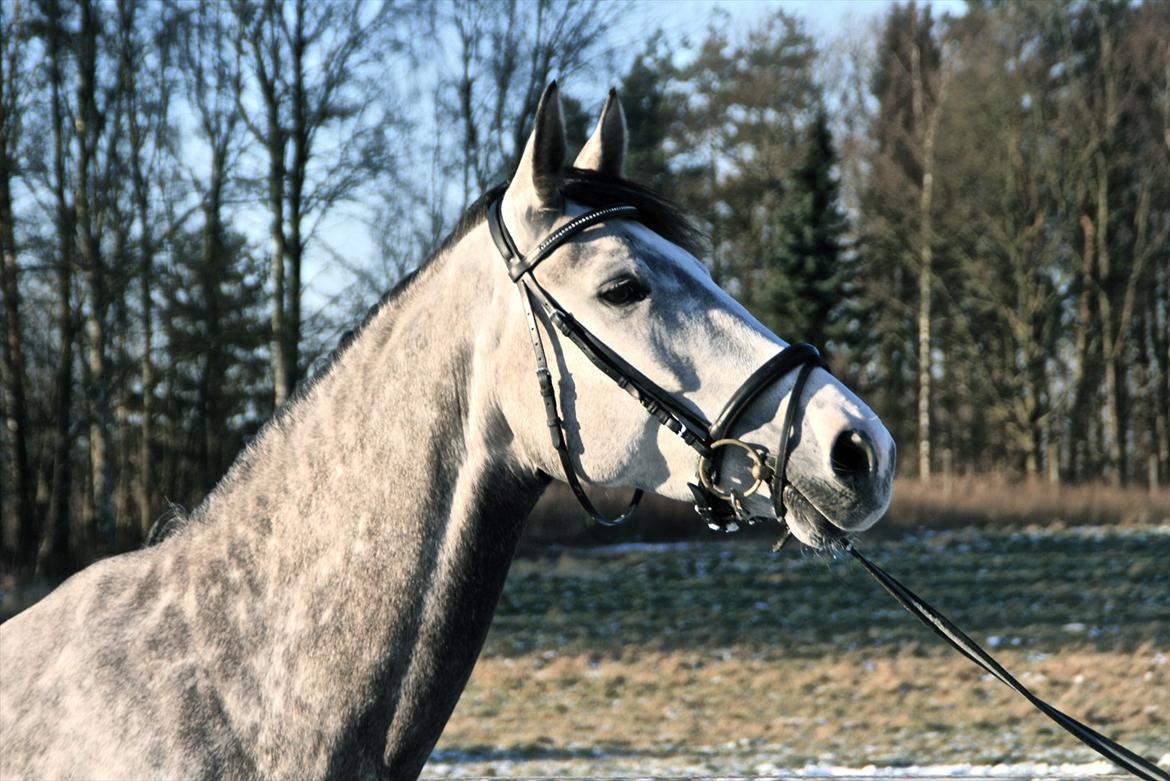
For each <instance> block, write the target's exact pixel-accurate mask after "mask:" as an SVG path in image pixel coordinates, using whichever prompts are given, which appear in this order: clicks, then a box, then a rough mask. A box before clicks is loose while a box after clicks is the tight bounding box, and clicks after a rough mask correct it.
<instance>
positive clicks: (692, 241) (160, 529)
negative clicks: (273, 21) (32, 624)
mask: <svg viewBox="0 0 1170 781" xmlns="http://www.w3.org/2000/svg"><path fill="white" fill-rule="evenodd" d="M507 189H508V183H507V182H504V183H502V184H498V185H496V186H495V187H492V188H491V189H489V190H488V191H487V192H485V193H484V194H483V195H481V196H480V197H479V198H477V199H475V201H474V202H473V203H472V204H471V205H470V206H468V207H467V209H466V210H465V211H464V212H463V214H462V216H460V218H459V220H458V221H457V222H456V223H455V227H454V228H452V229H451V232H450V233H448V234H447V236H446V237H445V238H444V239H443V241H442V242H440V244H439V247H438V249H437V250H435V252H434V253H432V254H431V256H430V257H428V258H427V259H426V260H424V261H423V262H422V263H420V264H419V265H418V266H416V267H415V268H414V270H413V271H410V272H409V273H407V274H406V275H405V276H403V277H402V279H400V280H398V282H397V283H395V285H394V286H393V287H392V288H390V290H388V291H387V292H386V293H384V294H383V295H382V296H381V297H380V298H379V299H378V301H377V302H376V303H374V305H373V306H371V307H370V308H369V309H367V310H366V313H365V314H364V315H363V316H362V318H361V320H360V321H358V323H357V324H356V325H355V326H354V327H353V328H350V329H349V330H347V331H345V333H343V334H342V335H341V338H340V339H338V341H337V345H336V346H335V347H334V348H333V349H332V350H331V351H330V352H329V354H328V355H327V356H325V357H324V358H321V359H318V360H317V361H315V362H314V364H313V366H312V367H311V368H310V370H309V372H308V375H307V376H306V377H305V379H304V380H302V381H301V382H300V383H298V384H297V387H296V389H295V390H294V391H293V393H292V394H291V395H290V396H289V397H288V399H287V400H286V401H285V402H284V404H282V405H281V406H280V407H279V408H277V409H276V411H275V412H273V413H272V417H271V418H270V419H269V420H268V421H267V422H266V423H265V424H264V425H263V426H262V427H261V429H260V431H258V432H257V433H256V435H255V436H254V437H253V438H252V439H253V440H255V439H258V438H259V437H260V436H261V435H262V434H263V433H264V431H265V430H266V429H267V428H268V427H269V426H273V425H279V424H280V421H281V420H283V419H284V418H285V417H286V416H287V415H288V413H289V410H291V409H293V407H294V406H295V405H296V404H297V402H299V401H300V400H301V399H304V398H305V397H306V396H308V395H309V393H310V392H311V391H312V389H313V388H314V387H315V386H316V384H317V383H318V382H320V381H321V380H322V378H324V377H325V376H327V375H328V374H329V372H330V371H331V370H332V369H333V367H334V366H335V365H336V364H337V362H338V361H339V359H340V358H341V356H342V355H344V354H345V351H346V350H347V349H348V348H349V347H350V345H352V344H353V343H354V342H355V341H357V338H358V337H359V336H361V334H362V332H363V331H364V330H365V329H366V327H367V326H368V325H369V324H370V322H372V321H373V320H374V318H375V317H376V316H377V315H378V314H379V313H380V312H381V311H382V310H383V309H384V308H385V307H388V306H391V305H392V304H393V303H394V302H395V301H396V300H397V299H399V298H400V297H401V296H402V295H403V294H404V293H405V292H406V291H407V290H409V289H410V287H411V286H412V285H413V284H414V282H415V281H416V280H417V279H418V277H419V276H420V274H421V273H422V272H423V271H425V270H426V269H427V267H429V266H430V265H432V264H433V263H434V262H435V261H436V260H437V259H438V258H441V257H442V256H443V255H444V254H446V252H447V251H448V250H449V249H450V248H452V247H453V246H455V244H457V243H458V242H459V241H460V239H462V238H463V237H464V236H466V235H467V234H468V233H470V232H471V231H472V230H474V229H475V228H476V226H478V225H479V224H481V223H482V222H484V221H485V220H487V213H488V208H489V207H491V205H492V204H493V203H495V201H496V199H498V198H500V197H501V196H503V194H504V191H505V190H507ZM560 192H561V195H562V196H563V197H565V198H566V199H568V200H571V201H576V202H577V203H580V204H582V205H584V206H588V207H590V208H592V209H602V208H605V207H607V206H615V205H618V204H628V205H630V206H634V207H636V208H637V209H638V221H639V222H640V223H642V224H643V225H645V226H646V227H647V228H649V229H650V230H652V231H654V232H655V233H657V234H658V235H659V236H662V237H663V238H664V239H666V240H667V241H669V242H671V243H673V244H677V245H678V246H680V247H682V248H683V249H685V250H687V251H688V252H690V253H691V254H693V255H696V256H698V255H700V254H702V251H703V243H704V236H703V233H702V232H701V231H700V230H699V229H698V228H697V227H696V226H695V224H694V223H693V222H691V220H690V219H689V218H688V217H687V216H686V215H685V214H684V213H683V211H682V209H681V208H679V207H678V206H677V205H676V204H675V203H674V202H673V201H671V200H670V199H669V198H666V197H665V196H663V195H661V194H659V193H657V192H655V191H653V190H651V189H649V188H647V187H643V186H642V185H640V184H637V183H635V182H631V181H630V180H628V179H625V178H623V177H620V176H614V175H612V174H606V173H601V172H599V171H593V170H589V169H585V168H566V169H565V173H564V177H563V179H562V181H561V187H560ZM250 449H251V448H250V447H245V449H244V452H243V453H241V454H240V456H239V457H238V458H237V459H236V462H235V463H234V464H233V465H232V466H231V468H230V469H229V470H228V474H229V475H231V474H233V473H235V472H237V471H238V470H246V469H247V464H248V462H247V454H248V452H249V450H250ZM212 491H213V492H214V491H215V489H212ZM209 496H210V494H209ZM176 510H177V511H176ZM198 515H199V511H198V508H197V509H196V511H195V512H192V513H186V512H183V511H182V508H177V506H172V507H171V508H168V509H167V510H166V511H165V512H164V514H163V515H162V516H161V517H160V518H159V519H158V521H156V522H155V524H154V526H152V527H151V529H150V532H149V533H148V534H147V537H146V540H145V541H144V542H143V547H144V548H146V547H151V546H153V545H157V544H158V543H160V542H162V541H163V540H166V539H168V538H170V537H172V536H174V535H175V534H178V533H179V532H180V531H182V530H183V529H185V528H186V527H187V526H189V525H190V524H191V522H192V521H193V520H194V519H195V518H196V517H197V516H198Z"/></svg>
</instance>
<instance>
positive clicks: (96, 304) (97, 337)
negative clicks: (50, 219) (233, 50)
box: [73, 2, 114, 548]
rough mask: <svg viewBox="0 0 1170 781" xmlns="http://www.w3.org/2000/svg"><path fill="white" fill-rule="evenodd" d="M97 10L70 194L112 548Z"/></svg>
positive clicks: (88, 41) (84, 12) (87, 17)
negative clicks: (99, 199)
mask: <svg viewBox="0 0 1170 781" xmlns="http://www.w3.org/2000/svg"><path fill="white" fill-rule="evenodd" d="M97 13H98V12H97V9H96V8H94V6H93V5H92V3H90V2H83V3H82V4H81V29H80V33H79V35H78V37H77V42H78V43H77V46H78V48H77V116H76V118H75V120H74V128H75V131H76V134H77V150H78V159H77V166H76V181H75V187H74V194H73V203H74V211H75V221H76V230H77V239H78V250H79V254H80V260H81V266H82V270H83V276H84V278H85V283H86V290H87V293H88V295H89V306H88V307H87V308H86V310H85V332H86V337H87V338H86V369H87V371H88V383H87V388H88V394H87V395H88V401H89V403H90V405H91V410H92V411H91V415H90V421H89V462H90V470H91V473H90V480H91V482H92V484H93V487H92V491H93V507H92V513H93V519H94V523H95V524H96V529H95V531H96V533H97V538H98V539H99V540H100V541H101V544H103V545H105V546H107V547H109V548H112V546H113V543H114V505H113V473H112V471H111V466H112V464H111V458H110V451H111V447H110V436H109V435H110V427H111V422H110V418H111V415H110V378H109V376H108V371H107V369H108V366H107V364H108V359H107V355H106V347H107V344H106V342H107V334H106V322H105V320H106V309H107V305H108V298H107V291H106V285H107V279H106V269H105V259H104V258H103V256H102V250H101V239H100V237H99V230H100V229H99V227H98V226H99V218H98V215H97V214H96V210H97V209H98V204H97V203H95V202H94V194H95V193H96V191H97V188H96V186H95V185H96V182H94V181H93V180H94V179H96V176H95V170H96V167H97V152H98V139H99V138H100V137H101V132H102V130H101V126H102V123H103V116H102V114H101V112H100V111H99V110H98V106H97V49H98V28H97V24H98V20H97Z"/></svg>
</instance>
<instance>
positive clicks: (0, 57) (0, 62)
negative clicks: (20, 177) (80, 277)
mask: <svg viewBox="0 0 1170 781" xmlns="http://www.w3.org/2000/svg"><path fill="white" fill-rule="evenodd" d="M19 7H20V6H19V5H18V6H16V9H19ZM17 13H19V11H17ZM14 29H15V26H14V25H13V23H12V21H9V20H6V19H5V18H4V9H0V36H3V37H4V39H5V42H4V43H3V44H0V251H2V252H3V266H2V267H0V289H2V290H3V292H4V333H5V339H4V386H5V389H6V392H7V394H6V395H7V396H8V404H7V406H6V412H7V415H6V420H5V424H6V426H7V429H8V434H9V436H10V438H11V443H12V456H11V459H12V486H11V491H12V512H13V516H14V518H15V521H16V524H15V526H16V540H15V542H16V550H15V554H16V555H15V561H16V564H17V566H18V567H21V568H24V567H28V566H31V565H32V564H33V562H34V560H35V558H36V543H37V540H36V533H37V519H36V512H35V506H34V503H33V474H32V466H31V464H30V462H29V456H28V403H27V400H26V397H25V368H24V341H23V339H22V338H21V322H20V267H19V264H18V263H17V257H16V225H15V215H14V214H13V211H12V190H11V186H10V180H11V177H12V170H13V166H12V160H11V156H10V155H9V152H10V150H12V149H13V147H14V146H15V143H16V138H15V131H16V127H17V123H18V122H19V117H17V116H16V106H17V103H16V88H17V75H16V66H17V38H16V36H15V35H12V34H11V33H12V31H13V30H14ZM0 546H2V543H0Z"/></svg>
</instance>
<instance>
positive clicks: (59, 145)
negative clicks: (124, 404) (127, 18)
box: [36, 0, 73, 578]
mask: <svg viewBox="0 0 1170 781" xmlns="http://www.w3.org/2000/svg"><path fill="white" fill-rule="evenodd" d="M45 10H46V15H47V16H49V17H50V19H49V22H48V28H49V29H48V36H47V49H48V51H47V52H46V56H47V59H48V63H49V85H50V95H51V97H50V107H51V116H52V134H53V195H54V201H55V207H56V222H57V225H56V227H57V242H58V247H57V273H56V277H57V351H58V352H57V369H56V376H55V380H54V385H55V386H56V393H55V396H54V399H53V436H52V442H53V477H52V487H51V490H50V494H49V510H48V515H47V516H46V519H45V531H44V534H43V536H42V537H41V543H40V548H39V550H38V551H37V566H36V572H37V575H38V576H39V577H52V578H56V577H62V576H64V575H66V574H68V572H69V571H70V570H71V569H72V561H71V556H70V545H69V536H70V535H69V532H70V507H69V504H70V494H71V493H72V490H73V485H72V483H73V480H72V478H73V470H72V463H71V461H70V456H71V454H70V448H69V443H70V436H69V434H70V431H69V422H70V421H69V418H70V411H71V409H72V405H73V304H72V301H71V299H72V288H73V220H72V212H71V210H70V208H69V204H68V201H67V196H66V178H65V177H66V173H65V111H64V107H63V106H62V96H61V90H62V73H61V60H62V58H63V57H64V53H63V52H62V43H63V42H62V40H61V38H62V34H61V33H62V30H61V19H60V15H61V14H60V8H59V7H58V4H57V1H56V0H48V2H46V4H45Z"/></svg>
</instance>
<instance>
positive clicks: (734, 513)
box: [488, 198, 827, 531]
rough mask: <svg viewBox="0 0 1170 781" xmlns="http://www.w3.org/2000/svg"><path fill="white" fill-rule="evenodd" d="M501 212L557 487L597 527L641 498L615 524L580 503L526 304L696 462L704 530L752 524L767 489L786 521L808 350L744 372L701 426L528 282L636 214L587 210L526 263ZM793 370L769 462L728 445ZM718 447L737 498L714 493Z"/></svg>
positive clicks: (494, 228) (502, 238) (499, 236)
mask: <svg viewBox="0 0 1170 781" xmlns="http://www.w3.org/2000/svg"><path fill="white" fill-rule="evenodd" d="M502 204H503V199H502V198H501V199H498V200H496V201H495V202H494V203H493V204H492V205H491V206H490V207H489V208H488V228H489V229H490V231H491V236H492V241H493V242H494V243H495V245H496V249H497V250H498V251H499V253H500V256H501V257H502V258H503V259H504V263H505V264H506V266H507V268H508V276H509V277H510V278H511V280H512V281H513V282H515V283H516V287H517V289H518V290H519V292H520V301H521V305H522V306H523V308H524V317H525V320H526V321H527V325H528V334H529V338H530V339H531V341H532V351H533V354H534V355H535V356H536V377H537V382H538V383H539V384H540V395H541V398H542V399H543V401H544V411H545V418H546V421H547V423H548V429H549V436H550V438H551V439H552V444H553V447H554V448H555V449H556V451H557V455H558V457H559V458H560V461H561V467H562V469H563V470H564V473H565V482H567V483H568V484H569V488H570V489H571V490H572V491H573V495H574V496H576V497H577V501H578V502H579V503H580V504H581V506H582V507H583V508H584V509H585V512H586V513H588V514H589V516H590V517H591V518H592V519H593V520H594V521H596V522H597V523H599V524H601V525H603V526H616V525H618V524H622V523H625V522H626V521H628V520H629V519H630V517H631V516H632V515H633V513H634V510H635V509H636V508H637V506H638V503H639V502H640V501H641V499H642V491H641V489H639V490H636V491H635V492H634V496H633V498H632V499H631V500H630V503H629V505H628V506H627V507H626V509H625V511H624V512H622V514H621V515H620V516H618V517H617V518H608V517H606V516H605V515H602V514H601V513H600V512H599V511H598V510H597V508H596V507H594V505H593V503H592V502H591V501H590V500H589V497H588V496H587V495H586V493H585V489H584V487H583V486H582V485H581V481H580V479H579V478H578V477H577V470H576V467H575V466H574V465H573V460H572V456H571V454H570V452H569V447H568V444H567V440H566V438H565V431H564V423H563V421H562V420H561V417H560V411H559V409H558V406H557V400H556V391H555V389H554V387H553V381H552V374H551V373H550V372H549V369H548V359H547V357H546V356H545V351H544V343H543V341H542V339H541V336H540V330H539V328H538V326H537V322H536V316H535V314H534V313H533V306H532V304H533V301H534V300H535V302H536V303H537V304H538V305H539V306H540V307H541V309H542V310H543V311H544V314H545V316H546V317H547V318H548V321H549V322H550V323H551V324H552V326H553V327H555V328H556V329H557V330H558V331H560V332H561V334H562V335H564V336H565V337H566V338H567V339H568V340H569V341H571V342H573V344H575V345H577V347H578V348H579V349H580V350H581V352H583V353H584V354H585V357H586V358H588V359H589V360H590V362H592V363H593V365H594V366H596V367H597V368H598V369H600V370H601V371H602V372H603V373H604V374H605V375H606V376H607V377H609V378H610V379H611V380H613V381H614V382H615V383H617V385H618V386H619V387H620V388H622V389H623V390H625V391H626V392H627V393H629V394H630V395H631V396H633V397H634V398H635V399H637V400H638V402H639V403H640V404H641V405H642V406H643V407H644V408H645V409H646V412H648V413H649V414H650V415H651V416H652V417H654V419H655V420H657V421H658V423H659V424H660V425H662V426H665V427H666V428H667V429H669V430H670V431H672V432H673V433H674V434H675V435H677V436H678V437H679V438H680V439H682V440H683V441H684V442H686V443H687V444H688V445H689V446H690V447H691V448H693V449H694V450H695V451H696V452H697V453H698V454H699V460H698V464H697V466H696V473H697V475H698V484H695V483H691V484H689V487H690V489H691V492H692V494H694V497H695V511H696V512H698V514H699V516H700V517H702V518H703V520H704V521H706V522H707V525H708V526H710V527H711V528H713V529H719V530H724V531H734V530H735V529H736V528H738V524H739V522H742V521H747V522H749V523H750V522H752V521H754V520H755V519H754V518H752V517H751V516H750V515H748V513H747V512H746V511H745V510H744V508H743V505H742V500H743V499H744V498H746V497H748V496H751V495H752V494H754V493H755V492H756V491H758V490H759V489H760V487H761V486H764V485H769V486H770V490H771V494H772V506H773V508H774V509H775V511H776V518H777V520H779V521H780V522H781V523H783V522H784V520H785V516H786V514H787V509H786V507H785V506H784V489H785V486H786V485H787V484H788V480H787V476H786V473H787V468H788V457H789V455H790V453H791V450H792V448H793V447H794V445H795V443H796V441H797V437H796V433H797V429H798V428H799V425H800V421H801V413H800V410H801V404H800V398H801V394H802V392H803V390H804V386H805V384H806V382H807V381H808V377H809V375H810V374H811V373H812V370H813V369H815V368H818V367H819V368H827V367H825V364H824V361H823V360H822V359H821V354H820V352H819V351H818V350H817V348H815V347H813V346H812V345H810V344H794V345H790V346H788V347H785V348H784V349H783V350H781V351H780V352H779V353H778V354H777V355H776V356H774V357H773V358H771V359H769V360H768V361H767V362H766V363H764V365H762V366H761V367H760V368H758V369H757V370H756V371H754V372H752V374H751V375H750V376H749V377H748V378H747V380H745V381H744V383H743V384H742V385H740V387H739V389H738V390H736V392H735V393H734V394H733V395H732V397H731V399H730V400H729V401H728V402H727V404H726V406H724V408H723V411H722V412H720V413H719V416H718V417H717V418H716V419H715V423H713V424H712V423H709V422H708V421H707V419H706V418H705V417H703V415H702V414H701V413H699V412H696V411H694V410H693V409H691V408H690V407H689V406H688V405H687V404H686V403H685V402H684V401H682V400H680V399H678V398H676V397H675V395H674V394H672V393H670V392H669V391H666V390H664V389H663V388H662V387H660V386H659V385H657V384H656V383H655V382H653V381H652V380H651V379H650V378H648V377H647V376H646V375H644V374H642V373H641V372H640V371H638V370H637V369H636V368H634V367H633V366H632V365H630V364H629V363H628V362H626V360H625V359H623V358H622V357H621V356H620V355H618V354H617V353H616V352H614V351H613V350H612V349H610V348H609V347H608V346H607V345H606V344H605V343H604V342H602V341H601V340H600V339H598V338H597V337H596V336H595V335H593V334H592V333H591V332H590V331H589V330H588V329H587V328H585V327H584V326H583V325H581V324H580V323H579V322H577V320H576V319H574V318H573V316H572V315H571V314H570V313H569V312H568V311H567V310H565V308H564V307H562V306H561V305H560V304H558V303H557V301H556V299H554V298H553V297H552V296H551V295H550V294H549V293H548V291H547V290H545V289H544V288H543V287H541V286H540V283H539V282H537V281H536V278H535V276H534V275H533V274H532V270H533V269H535V268H536V266H537V265H539V264H540V263H541V262H542V261H543V260H545V259H546V258H548V257H549V255H551V254H552V253H553V251H554V250H556V249H557V248H558V247H560V246H561V245H562V244H565V243H566V242H568V241H569V240H570V239H571V238H573V237H574V236H576V235H577V234H578V233H580V232H581V231H583V230H585V229H586V228H589V227H591V226H593V225H596V224H598V223H600V222H604V221H605V220H609V219H629V220H637V219H638V210H637V208H635V207H633V206H629V205H621V204H619V205H615V206H607V207H605V208H601V209H595V210H593V211H590V212H587V213H585V214H582V215H580V216H579V217H575V218H573V219H572V220H570V221H569V222H567V223H565V224H564V225H562V226H561V227H560V228H557V229H556V230H555V231H553V232H552V233H550V234H549V235H548V236H547V237H545V238H544V239H543V240H541V241H540V243H538V244H537V245H536V248H535V249H534V250H532V252H531V253H529V254H528V255H527V256H526V255H524V254H523V253H521V252H520V250H519V248H517V246H516V242H515V241H514V240H513V239H512V235H511V234H510V233H509V232H508V229H507V227H506V226H505V225H504V219H503V215H502V212H501V207H502ZM798 369H799V372H800V373H799V374H798V375H797V377H796V382H795V384H794V385H793V388H792V393H791V396H790V397H789V403H788V408H787V410H786V411H785V413H784V427H783V429H782V431H781V432H780V441H779V443H778V444H777V447H776V453H775V455H774V456H771V455H770V454H769V453H768V450H767V448H765V447H762V446H759V445H753V444H750V443H747V442H744V441H742V440H739V439H735V438H733V437H731V436H730V431H731V428H732V426H733V425H734V423H735V422H736V420H737V419H738V418H739V416H740V415H741V414H742V413H743V411H744V410H745V409H747V407H748V405H749V404H751V403H752V401H754V400H755V399H756V398H757V397H758V396H759V395H760V393H762V392H763V391H764V389H765V388H767V387H768V386H770V385H771V384H772V383H773V382H776V381H777V380H779V379H780V378H782V377H783V376H784V375H785V374H788V373H789V372H791V371H794V370H798ZM726 447H738V448H741V449H743V450H744V451H745V452H746V453H747V454H748V458H749V459H750V460H751V462H752V468H751V472H750V474H751V477H752V480H751V482H750V484H749V486H748V487H747V488H746V489H744V490H742V491H735V490H733V489H724V488H721V487H719V485H718V480H719V474H718V470H719V463H720V461H721V455H722V454H721V453H720V451H721V450H722V449H723V448H726Z"/></svg>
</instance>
